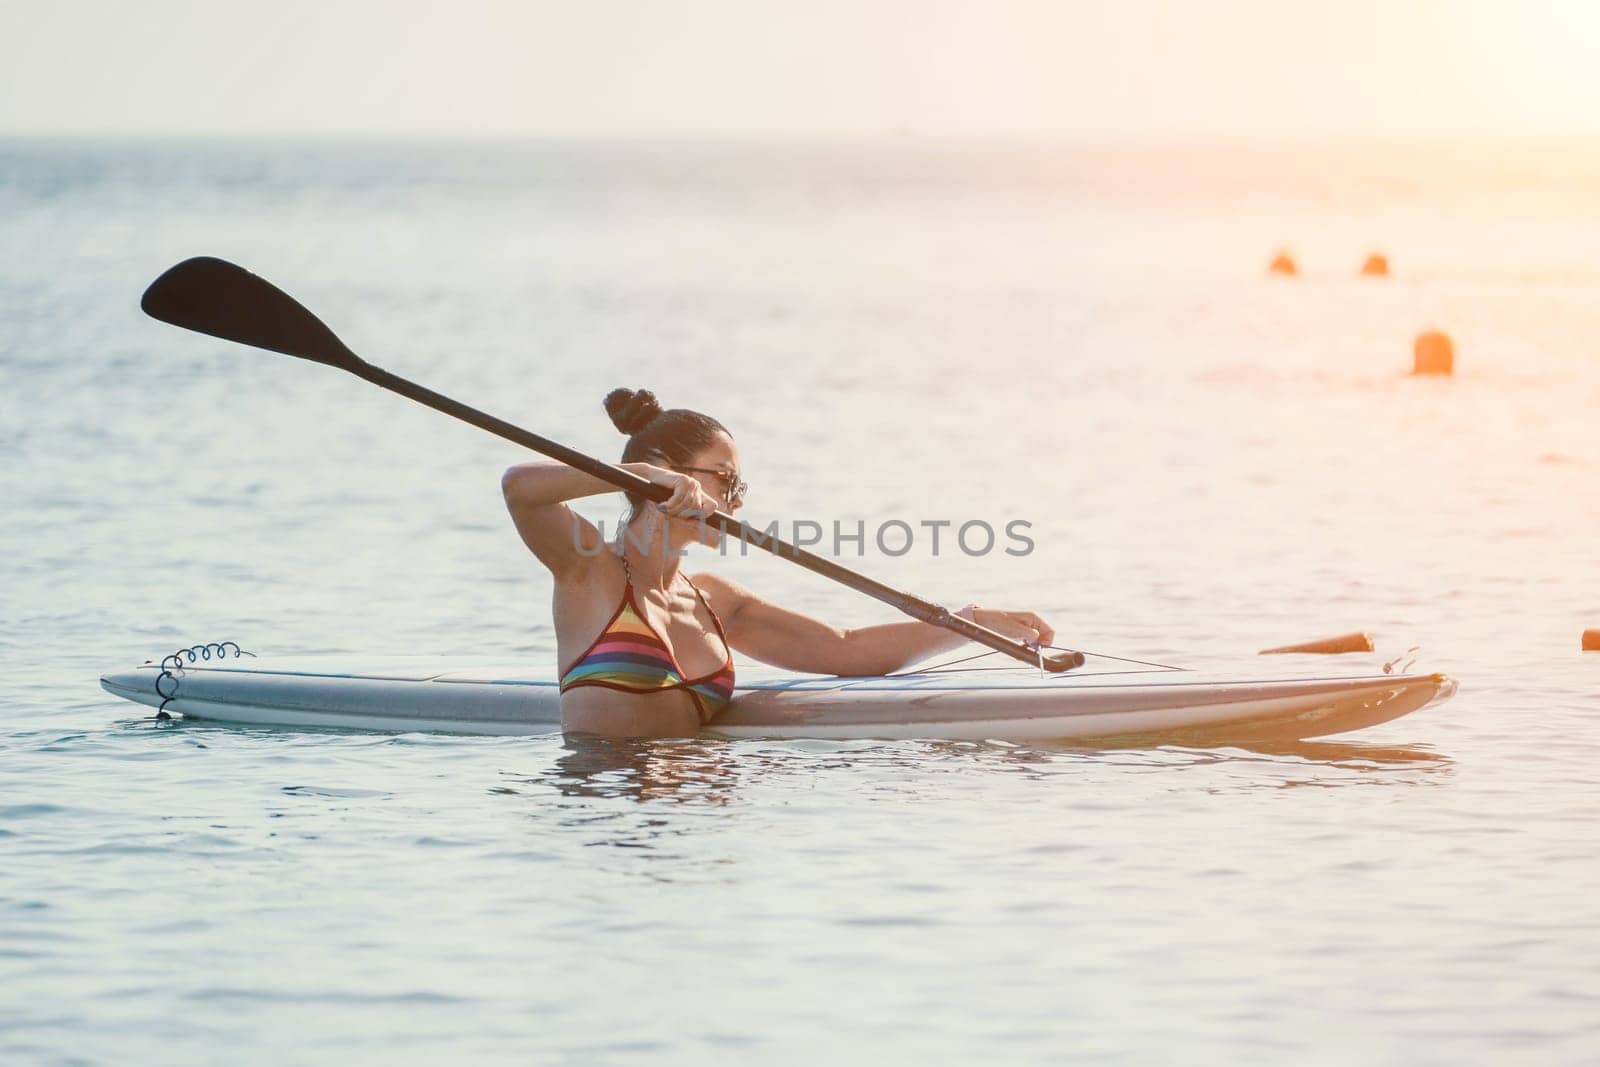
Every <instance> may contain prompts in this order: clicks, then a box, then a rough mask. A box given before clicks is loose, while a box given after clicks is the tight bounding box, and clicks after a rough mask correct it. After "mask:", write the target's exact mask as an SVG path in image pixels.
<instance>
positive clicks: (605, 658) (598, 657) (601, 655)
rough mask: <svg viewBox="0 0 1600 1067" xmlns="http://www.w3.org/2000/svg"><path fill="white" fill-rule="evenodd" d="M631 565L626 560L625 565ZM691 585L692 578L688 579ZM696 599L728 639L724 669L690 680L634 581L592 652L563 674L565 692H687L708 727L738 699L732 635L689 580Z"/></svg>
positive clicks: (724, 639)
mask: <svg viewBox="0 0 1600 1067" xmlns="http://www.w3.org/2000/svg"><path fill="white" fill-rule="evenodd" d="M624 566H626V562H624ZM684 581H686V582H688V581H689V577H688V575H685V576H684ZM689 588H691V589H694V595H695V596H697V597H699V598H700V603H702V604H705V606H706V611H707V612H709V613H710V615H711V624H712V625H713V626H715V627H716V628H717V636H718V637H720V638H722V647H723V648H724V649H726V650H727V657H726V658H725V659H724V660H723V662H722V666H720V667H718V668H717V669H716V670H714V671H712V672H711V673H710V674H708V675H706V676H705V677H703V678H685V677H684V676H683V671H682V669H681V668H679V666H678V661H677V660H676V659H674V658H673V656H672V650H671V649H669V648H668V647H667V643H666V642H665V641H663V640H662V639H661V637H660V636H659V635H658V634H657V633H656V632H655V631H654V630H653V629H651V628H650V624H649V623H648V622H646V621H645V617H644V612H643V611H640V610H639V606H638V604H637V603H636V602H635V601H634V599H633V582H632V580H631V578H630V580H629V581H628V582H627V584H625V585H624V586H623V587H622V603H621V604H619V605H617V610H616V612H615V613H613V614H612V616H611V621H610V622H608V623H606V625H605V626H604V627H603V628H602V629H601V630H600V636H599V637H597V638H595V639H594V643H593V644H592V645H590V646H589V648H588V651H586V652H584V654H583V655H581V656H579V657H578V658H577V660H575V661H574V662H573V664H572V666H570V667H568V668H567V669H566V670H565V671H563V672H562V674H561V691H562V692H563V693H565V692H566V691H567V690H569V689H576V688H578V687H579V686H583V685H596V686H601V687H603V688H606V689H616V690H619V691H621V692H624V693H663V692H667V691H669V690H672V689H682V690H683V691H684V692H686V693H688V694H689V698H690V699H691V700H693V701H694V706H695V709H696V710H697V711H698V712H699V713H700V722H701V723H702V724H703V723H707V722H710V721H711V717H712V716H714V715H716V714H717V712H719V711H721V710H722V709H723V708H725V707H727V706H728V702H729V701H730V700H732V699H733V650H732V649H730V648H728V635H727V634H725V633H723V632H722V620H721V619H719V618H717V613H716V612H714V611H712V610H711V605H710V604H706V598H705V597H704V596H701V594H700V590H699V588H697V587H696V586H695V584H694V583H693V582H689Z"/></svg>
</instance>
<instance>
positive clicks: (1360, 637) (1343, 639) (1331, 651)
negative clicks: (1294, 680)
mask: <svg viewBox="0 0 1600 1067" xmlns="http://www.w3.org/2000/svg"><path fill="white" fill-rule="evenodd" d="M1371 651H1372V635H1371V634H1366V633H1353V634H1340V635H1339V636H1338V637H1324V638H1322V639H1321V640H1318V641H1306V642H1304V643H1302V644H1298V645H1284V646H1283V647H1282V648H1263V649H1262V650H1261V651H1260V652H1259V653H1257V654H1258V655H1262V656H1276V655H1280V654H1282V653H1285V652H1309V653H1314V654H1316V655H1319V656H1337V655H1341V654H1343V653H1345V652H1371Z"/></svg>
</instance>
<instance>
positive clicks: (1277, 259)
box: [1267, 252, 1300, 278]
mask: <svg viewBox="0 0 1600 1067" xmlns="http://www.w3.org/2000/svg"><path fill="white" fill-rule="evenodd" d="M1267 273H1268V274H1282V275H1284V276H1285V277H1291V278H1292V277H1293V276H1294V275H1296V274H1299V273H1300V268H1299V267H1297V266H1295V263H1294V257H1293V256H1291V255H1290V254H1289V253H1288V252H1279V253H1278V254H1277V255H1275V256H1273V257H1272V262H1271V263H1269V264H1268V265H1267Z"/></svg>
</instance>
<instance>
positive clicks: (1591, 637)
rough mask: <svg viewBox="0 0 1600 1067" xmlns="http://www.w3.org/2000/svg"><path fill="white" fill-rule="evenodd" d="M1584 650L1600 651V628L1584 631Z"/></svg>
mask: <svg viewBox="0 0 1600 1067" xmlns="http://www.w3.org/2000/svg"><path fill="white" fill-rule="evenodd" d="M1583 650H1584V651H1585V652H1600V630H1585V631H1583Z"/></svg>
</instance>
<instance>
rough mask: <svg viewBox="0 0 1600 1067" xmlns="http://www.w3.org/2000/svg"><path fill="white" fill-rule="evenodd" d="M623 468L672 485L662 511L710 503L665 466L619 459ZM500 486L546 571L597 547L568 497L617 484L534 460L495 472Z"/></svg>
mask: <svg viewBox="0 0 1600 1067" xmlns="http://www.w3.org/2000/svg"><path fill="white" fill-rule="evenodd" d="M618 466H620V467H621V468H622V469H623V470H625V471H628V472H629V473H631V474H637V475H638V476H639V477H641V478H645V479H647V480H649V481H652V482H655V483H656V484H657V485H665V486H668V487H670V488H671V489H672V490H673V495H672V498H671V499H669V500H667V501H665V502H664V503H663V504H662V505H661V507H662V509H663V510H665V511H666V512H667V513H668V514H677V513H680V512H683V511H685V510H693V509H695V508H697V507H703V508H704V509H705V510H706V512H707V513H709V511H710V509H711V508H713V507H715V504H714V502H711V501H710V500H709V498H708V497H706V496H705V495H704V494H703V493H702V492H700V483H699V482H697V481H695V480H694V479H693V478H690V477H689V476H688V475H686V474H679V473H677V472H676V471H669V470H665V469H663V468H661V467H657V466H654V465H653V464H649V463H621V464H618ZM500 491H501V492H502V493H503V494H504V495H505V498H506V510H507V511H509V512H510V513H511V521H512V523H513V524H515V525H516V527H517V533H518V534H520V535H521V536H522V541H523V543H524V544H526V545H527V546H528V549H529V551H531V552H532V553H533V554H534V555H535V556H537V557H539V562H541V563H543V564H544V565H545V566H546V567H549V568H550V571H551V573H552V574H556V575H563V574H567V573H570V572H572V571H575V570H577V569H578V568H579V567H581V566H582V565H584V564H585V563H587V562H588V561H589V560H591V559H593V558H594V557H595V556H596V555H598V554H599V552H600V547H601V546H600V531H599V530H597V529H595V527H594V524H593V523H591V522H590V521H589V520H588V519H586V518H584V517H583V516H582V515H579V514H578V513H577V512H575V511H573V510H572V509H571V508H569V507H567V504H566V502H567V501H568V500H576V499H578V498H579V497H585V496H598V495H600V494H601V493H615V492H617V487H616V486H614V485H612V484H611V483H610V482H608V481H605V480H604V479H602V478H596V477H595V476H594V475H592V474H585V473H584V472H583V471H580V470H578V469H576V468H574V467H569V466H567V465H566V464H565V463H557V462H554V461H553V460H535V461H533V462H529V463H519V464H517V465H516V466H514V467H509V468H507V470H506V472H505V473H504V474H503V475H501V476H500Z"/></svg>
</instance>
